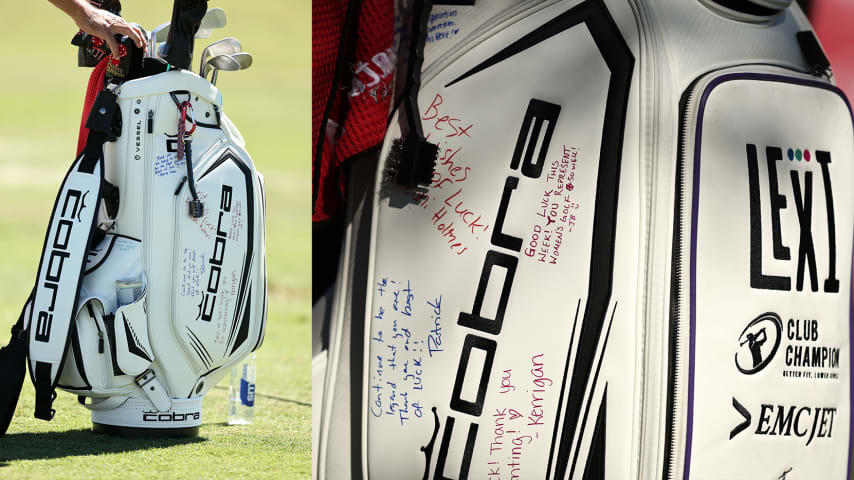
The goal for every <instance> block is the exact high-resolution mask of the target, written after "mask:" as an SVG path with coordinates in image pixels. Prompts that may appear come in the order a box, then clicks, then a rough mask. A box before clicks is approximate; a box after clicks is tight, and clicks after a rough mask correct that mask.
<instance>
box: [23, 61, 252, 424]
mask: <svg viewBox="0 0 854 480" xmlns="http://www.w3.org/2000/svg"><path fill="white" fill-rule="evenodd" d="M186 102H189V103H186ZM221 103H222V102H221V96H220V94H219V92H218V91H217V89H216V88H215V87H214V86H212V85H211V84H210V83H209V82H208V81H207V80H205V79H203V78H200V77H199V76H198V75H195V74H193V73H192V72H188V71H185V70H173V71H170V72H166V73H161V74H158V75H154V76H150V77H145V78H141V79H137V80H132V81H128V82H125V83H123V84H121V85H120V86H118V87H117V88H114V92H108V91H106V90H105V91H103V92H101V95H100V96H99V97H98V100H97V101H96V102H95V106H94V107H93V108H92V115H91V116H90V120H89V125H88V127H89V128H90V131H91V133H90V136H89V141H88V143H87V146H86V149H85V150H84V152H83V153H82V154H81V155H80V157H78V159H77V161H76V162H75V164H74V166H73V167H72V168H71V170H70V172H69V174H68V175H67V177H66V179H65V181H64V182H63V185H62V188H61V190H60V193H59V195H58V197H57V201H56V205H55V207H54V212H53V215H52V218H51V223H50V226H49V228H48V232H47V235H46V238H45V246H44V251H43V254H42V255H43V256H42V261H41V265H40V268H39V273H38V278H37V283H36V286H35V289H34V292H33V296H32V297H31V301H30V303H28V305H27V307H26V308H25V311H24V319H25V322H26V324H27V325H28V326H29V362H30V373H31V377H32V380H33V382H34V384H35V386H36V416H37V417H39V418H46V419H49V418H51V417H52V416H53V411H52V410H51V402H52V400H53V397H54V396H55V394H54V393H53V389H54V387H59V388H61V389H64V390H66V391H68V392H71V393H74V394H77V395H79V396H80V399H81V403H83V404H84V405H85V406H86V407H87V408H89V409H90V410H92V420H93V422H94V424H95V428H96V430H99V429H101V430H109V431H119V433H140V432H143V433H144V432H149V433H150V432H151V430H149V429H157V431H156V434H158V435H167V434H180V435H185V434H193V433H194V432H197V431H198V427H199V425H201V421H202V415H201V404H202V397H203V396H204V395H205V393H206V392H207V391H208V390H210V389H211V388H212V387H213V386H214V385H215V384H216V383H217V382H218V381H219V380H220V379H221V378H222V377H223V376H224V375H225V374H226V373H228V372H229V371H230V368H229V367H231V366H232V365H233V364H235V363H236V362H238V361H239V360H240V359H242V358H243V357H245V356H246V355H247V354H248V353H250V352H251V351H254V350H255V349H257V348H258V347H259V346H260V345H261V342H262V340H263V337H264V326H265V318H266V298H267V297H266V270H265V256H264V218H265V210H264V208H265V207H264V190H263V178H262V176H261V175H260V174H259V173H258V172H257V171H256V170H255V166H254V165H253V163H252V159H251V157H250V156H249V154H248V153H247V152H246V150H245V149H244V142H243V139H242V137H241V136H240V133H239V132H238V131H237V129H236V128H235V127H234V125H233V124H232V123H231V121H230V120H229V119H228V117H227V116H226V115H225V113H224V112H222V110H221ZM182 107H183V109H184V112H185V116H186V119H185V122H186V123H185V128H184V130H186V133H185V139H186V147H184V146H181V147H179V145H178V143H179V142H178V134H179V133H178V132H179V122H180V121H181V118H182V116H181V112H182ZM115 135H117V138H115ZM111 137H113V138H114V141H107V142H106V143H104V141H105V140H109V139H110V138H111ZM102 145H103V147H102ZM102 149H103V154H102V153H101V151H102ZM179 150H183V152H180V153H179ZM199 204H201V208H200V207H199ZM87 247H88V248H87Z"/></svg>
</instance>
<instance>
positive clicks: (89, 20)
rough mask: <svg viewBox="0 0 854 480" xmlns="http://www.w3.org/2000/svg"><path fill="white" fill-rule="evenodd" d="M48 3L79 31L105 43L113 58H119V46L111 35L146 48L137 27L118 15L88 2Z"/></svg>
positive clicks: (71, 0)
mask: <svg viewBox="0 0 854 480" xmlns="http://www.w3.org/2000/svg"><path fill="white" fill-rule="evenodd" d="M49 1H50V3H52V4H54V5H55V6H56V7H57V8H59V9H60V10H62V11H63V12H65V13H66V14H68V16H69V17H71V18H72V19H73V20H74V23H76V24H77V26H78V27H79V28H80V30H83V31H84V32H86V33H88V34H90V35H94V36H96V37H98V38H101V39H103V40H104V41H106V42H107V45H109V46H110V51H111V52H112V53H113V58H119V44H118V42H117V41H116V39H115V37H113V35H116V34H123V35H127V36H128V37H130V38H131V39H132V40H133V43H135V44H136V46H137V47H140V48H143V49H144V48H145V46H146V41H145V36H144V35H143V34H142V32H141V31H140V30H139V29H138V28H137V27H134V26H132V25H130V24H128V23H127V22H126V21H125V19H124V18H122V17H119V16H118V15H113V14H112V13H110V12H108V11H106V10H101V9H100V8H97V7H95V6H93V5H92V4H91V3H89V1H88V0H49Z"/></svg>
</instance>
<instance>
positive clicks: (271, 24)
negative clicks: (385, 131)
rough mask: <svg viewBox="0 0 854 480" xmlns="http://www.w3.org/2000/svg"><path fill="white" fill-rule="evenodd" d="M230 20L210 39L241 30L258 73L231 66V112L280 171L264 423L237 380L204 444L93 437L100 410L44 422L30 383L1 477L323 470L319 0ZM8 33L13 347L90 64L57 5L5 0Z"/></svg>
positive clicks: (146, 10) (2, 161)
mask: <svg viewBox="0 0 854 480" xmlns="http://www.w3.org/2000/svg"><path fill="white" fill-rule="evenodd" d="M122 7H123V10H122V15H123V16H124V17H125V18H126V19H127V20H128V21H129V22H134V23H139V24H140V25H142V26H143V27H144V28H145V29H146V30H150V29H152V28H154V27H155V26H157V25H159V24H160V23H163V22H167V21H169V19H170V16H171V12H172V2H171V1H168V0H155V1H146V2H143V1H140V0H123V1H122ZM209 7H221V8H224V9H225V11H226V13H227V16H228V25H227V26H226V27H225V28H223V29H220V30H215V31H214V33H213V35H212V36H211V38H209V39H206V40H197V41H196V47H195V53H196V55H195V59H194V60H195V61H194V62H193V66H194V68H195V67H196V65H197V63H198V57H199V55H200V54H201V51H202V49H203V48H204V47H205V46H206V45H207V44H208V43H211V42H213V41H216V40H219V39H221V38H224V37H228V36H233V37H236V38H237V39H239V40H240V41H241V43H242V44H243V48H244V50H245V51H247V52H250V53H252V54H253V56H254V64H253V66H252V68H251V69H249V70H247V71H242V72H222V73H221V74H220V75H219V81H218V88H219V89H220V91H221V92H222V95H223V110H225V112H226V113H227V114H228V115H229V117H231V119H232V120H233V121H234V123H235V124H236V125H237V127H238V129H239V130H240V131H241V133H242V134H243V136H244V137H245V139H246V149H247V150H248V151H249V153H250V154H251V155H252V157H253V159H254V160H255V163H256V166H257V168H258V170H259V171H260V172H261V173H263V174H264V176H265V178H266V186H267V188H266V192H267V206H268V208H267V267H268V275H269V281H268V285H269V295H270V297H269V317H268V323H267V334H266V338H265V341H264V345H263V347H262V348H261V349H260V350H259V351H258V377H257V394H258V395H257V397H256V405H255V410H256V411H255V421H254V423H253V424H252V425H250V426H247V427H241V426H234V427H229V426H227V425H225V420H226V409H227V395H228V389H227V383H228V377H226V379H225V380H224V381H223V382H221V383H220V385H219V386H218V387H217V388H215V389H213V390H212V391H211V393H210V394H208V395H207V397H205V402H204V409H203V421H204V425H203V426H202V429H201V434H200V437H199V438H198V439H194V440H184V441H177V440H159V441H152V440H121V439H115V438H112V437H104V436H98V435H94V434H92V433H89V431H88V430H90V429H91V421H90V419H89V413H88V411H87V410H86V409H84V408H83V407H81V406H79V405H77V404H76V403H77V400H76V398H75V397H74V396H73V395H71V394H68V393H66V392H62V391H60V392H59V393H58V395H59V396H58V399H57V401H56V403H55V408H56V410H57V415H56V418H55V419H54V420H53V421H52V422H44V421H41V420H36V419H34V418H33V416H32V413H33V389H32V385H31V383H30V382H29V380H25V383H24V388H23V391H22V395H21V401H20V403H19V406H18V411H17V413H16V415H15V418H14V419H13V421H12V425H11V427H10V428H9V433H8V434H7V435H6V436H5V437H0V478H4V479H17V478H40V479H43V478H71V477H74V478H119V477H121V478H152V477H154V478H157V477H158V476H161V477H163V478H170V479H172V478H193V479H197V478H229V475H234V476H235V477H234V478H255V477H258V478H261V477H264V478H270V477H271V476H273V477H277V478H288V479H291V478H309V477H310V474H311V469H310V461H309V459H310V456H311V445H310V442H311V429H310V420H311V412H310V411H311V408H310V405H309V402H310V401H311V383H310V382H311V380H310V334H311V322H310V305H309V301H310V300H309V299H310V293H311V283H310V281H311V270H310V265H309V252H310V247H309V242H310V235H311V233H310V226H309V201H310V188H311V180H310V162H309V158H310V155H309V150H310V145H311V144H310V126H309V102H310V95H311V83H310V82H311V76H310V57H309V56H310V53H311V47H310V42H311V39H310V35H311V30H310V29H311V22H310V12H311V3H310V1H309V0H252V1H243V2H240V1H236V0H211V1H210V2H209ZM3 18H4V19H5V21H4V22H3V23H4V28H5V30H4V32H2V33H0V56H2V58H5V59H6V66H5V67H3V68H2V69H0V71H2V72H3V73H2V75H0V344H3V345H5V343H6V342H7V340H8V332H9V328H11V326H12V324H13V323H14V322H15V321H16V320H17V317H18V315H19V313H20V309H21V307H22V305H23V302H24V301H25V300H26V298H27V295H28V294H29V291H30V289H31V288H32V284H33V281H34V279H35V275H36V270H37V268H38V259H39V255H40V251H41V247H42V243H43V241H44V232H45V228H46V226H47V221H48V218H49V215H50V211H51V207H52V206H53V202H54V199H55V197H56V192H57V190H58V188H59V185H60V183H61V181H62V178H63V177H64V175H65V173H66V171H67V169H68V166H69V165H70V164H71V162H72V161H73V160H74V156H75V149H76V144H77V134H78V128H79V125H80V116H81V109H82V105H83V97H84V93H85V89H86V84H87V81H88V78H89V73H90V69H85V68H78V67H77V48H76V47H73V46H72V45H71V44H70V40H71V37H72V36H73V35H74V34H75V33H76V32H77V27H76V26H75V25H74V23H73V21H72V20H71V19H70V18H69V17H67V16H66V15H65V14H64V13H62V12H61V11H60V10H58V9H56V8H55V7H53V6H52V5H51V4H50V3H49V2H48V1H47V0H38V1H18V2H3Z"/></svg>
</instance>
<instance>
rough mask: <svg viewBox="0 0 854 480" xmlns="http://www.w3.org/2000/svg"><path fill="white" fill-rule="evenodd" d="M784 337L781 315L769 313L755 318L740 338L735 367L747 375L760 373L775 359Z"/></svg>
mask: <svg viewBox="0 0 854 480" xmlns="http://www.w3.org/2000/svg"><path fill="white" fill-rule="evenodd" d="M782 337H783V321H782V320H781V319H780V316H779V315H777V314H776V313H772V312H767V313H763V314H762V315H759V316H758V317H756V318H754V319H753V320H752V321H751V322H750V323H748V324H747V326H746V327H744V330H742V331H741V335H739V337H738V349H737V350H736V352H735V367H736V368H738V371H739V372H741V373H743V374H745V375H753V374H754V373H756V372H759V371H760V370H762V369H763V368H765V367H766V366H767V365H768V364H769V363H770V362H771V360H772V359H773V358H774V354H776V353H777V349H778V348H779V347H780V340H781V339H782Z"/></svg>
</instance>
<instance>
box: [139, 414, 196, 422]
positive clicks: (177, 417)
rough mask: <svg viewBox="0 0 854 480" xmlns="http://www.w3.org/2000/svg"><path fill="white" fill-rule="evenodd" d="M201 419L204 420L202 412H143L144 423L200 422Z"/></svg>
mask: <svg viewBox="0 0 854 480" xmlns="http://www.w3.org/2000/svg"><path fill="white" fill-rule="evenodd" d="M201 418H202V412H187V413H177V412H167V413H160V412H143V413H142V421H143V422H187V421H190V420H200V419H201Z"/></svg>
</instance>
